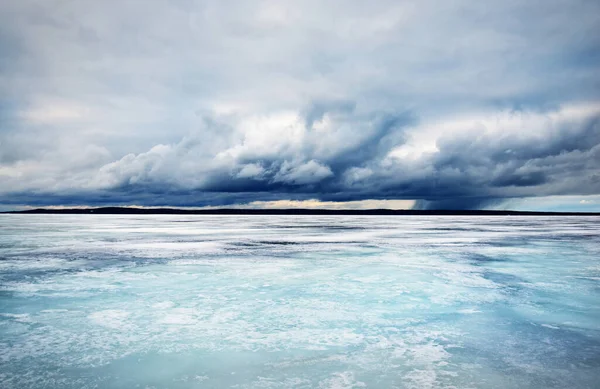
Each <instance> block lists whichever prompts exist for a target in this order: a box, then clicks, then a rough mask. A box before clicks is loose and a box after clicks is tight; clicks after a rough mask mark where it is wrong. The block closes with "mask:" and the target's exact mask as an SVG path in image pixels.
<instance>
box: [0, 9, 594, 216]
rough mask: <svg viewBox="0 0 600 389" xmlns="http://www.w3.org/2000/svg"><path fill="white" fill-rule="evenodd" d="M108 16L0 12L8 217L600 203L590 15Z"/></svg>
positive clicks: (120, 12) (187, 12)
mask: <svg viewBox="0 0 600 389" xmlns="http://www.w3.org/2000/svg"><path fill="white" fill-rule="evenodd" d="M110 3H111V2H85V1H82V2H74V3H64V2H44V3H38V2H33V1H27V0H21V1H8V2H4V3H2V5H0V15H1V16H0V26H1V27H0V58H2V60H0V90H1V91H2V94H1V97H0V203H2V204H4V206H19V205H32V206H38V205H40V206H44V205H46V206H47V205H108V204H110V205H118V204H122V205H131V204H136V205H148V206H152V205H161V206H164V205H171V206H222V205H232V204H238V205H239V204H265V206H268V204H282V203H281V201H284V202H285V201H291V202H290V204H314V203H310V202H306V201H308V200H310V201H325V202H332V203H330V204H339V203H340V202H349V201H363V200H369V201H377V200H407V201H408V202H406V203H402V204H403V205H405V204H414V206H415V207H417V208H446V209H450V208H452V209H476V208H486V207H487V208H490V207H491V208H494V207H499V206H502V204H516V203H515V199H526V198H531V199H535V198H548V197H549V196H552V198H560V197H561V196H593V195H598V194H600V78H599V76H598V74H600V58H599V57H598V56H597V54H596V53H597V52H599V51H600V38H598V37H599V36H600V31H598V19H597V16H595V15H598V14H600V5H598V3H597V2H592V1H574V2H568V3H567V2H563V1H550V2H547V1H545V2H537V1H533V2H527V4H523V3H522V2H516V1H515V2H512V1H508V2H503V3H501V4H500V3H487V2H483V3H478V4H473V3H472V2H464V3H463V2H460V1H459V2H453V3H452V4H447V5H444V6H440V5H439V3H437V2H436V3H434V2H431V3H430V2H427V1H425V2H419V3H413V2H396V1H393V2H392V1H376V2H373V3H369V5H367V4H366V3H362V2H352V1H351V2H339V3H338V2H335V1H334V2H326V4H323V2H314V3H313V2H311V1H308V2H301V3H298V2H285V1H284V2H270V1H263V2H245V1H241V0H238V1H235V2H233V3H231V4H228V6H225V5H224V4H223V3H222V2H211V1H203V2H194V1H169V2H167V1H151V2H136V1H125V2H118V3H114V4H110ZM581 198H582V199H584V200H582V201H585V199H586V198H588V197H581ZM297 201H300V202H297ZM303 201H304V202H303ZM278 202H279V203H278ZM352 204H354V205H352ZM356 204H357V203H348V204H347V205H348V207H362V205H361V206H359V205H356ZM361 204H369V203H361ZM373 204H375V203H373ZM379 204H381V203H379ZM519 204H523V203H519ZM582 204H583V203H582ZM335 206H336V207H338V205H335Z"/></svg>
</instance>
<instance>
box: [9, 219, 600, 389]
mask: <svg viewBox="0 0 600 389" xmlns="http://www.w3.org/2000/svg"><path fill="white" fill-rule="evenodd" d="M599 221H600V219H598V218H593V217H588V218H585V217H546V218H543V217H471V218H463V217H455V216H448V217H423V216H414V217H410V216H406V217H369V216H344V217H339V216H338V217H320V216H108V215H96V216H94V215H72V216H70V215H0V387H2V388H136V387H139V388H507V389H509V388H545V389H546V388H596V387H598V386H597V385H598V382H600V223H599Z"/></svg>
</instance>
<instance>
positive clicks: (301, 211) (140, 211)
mask: <svg viewBox="0 0 600 389" xmlns="http://www.w3.org/2000/svg"><path fill="white" fill-rule="evenodd" d="M1 213H3V214H74V215H82V214H86V215H89V214H95V215H332V216H336V215H340V216H343V215H356V216H358V215H375V216H377V215H379V216H411V215H417V216H444V215H447V216H600V213H598V212H528V211H492V210H481V211H460V210H412V209H407V210H404V209H403V210H395V209H356V210H352V209H343V210H342V209H306V208H298V209H294V208H291V209H235V208H222V209H180V208H127V207H101V208H65V209H46V208H37V209H30V210H24V211H9V212H1Z"/></svg>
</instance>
